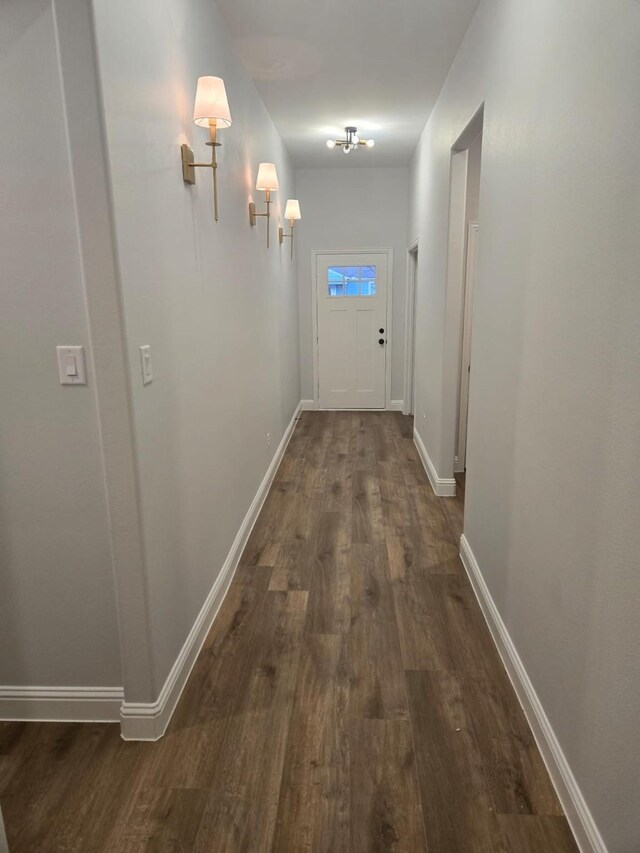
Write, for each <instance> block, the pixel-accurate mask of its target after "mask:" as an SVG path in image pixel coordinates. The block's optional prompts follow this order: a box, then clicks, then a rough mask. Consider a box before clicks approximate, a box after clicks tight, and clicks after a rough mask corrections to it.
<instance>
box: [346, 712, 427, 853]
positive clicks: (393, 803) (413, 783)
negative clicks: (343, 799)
mask: <svg viewBox="0 0 640 853" xmlns="http://www.w3.org/2000/svg"><path fill="white" fill-rule="evenodd" d="M350 849H351V851H352V853H370V851H376V853H377V851H380V853H382V851H394V853H395V851H398V853H400V851H404V853H421V851H425V853H426V850H427V847H426V843H425V835H424V827H423V821H422V806H421V803H420V795H419V793H418V785H417V779H416V775H415V758H414V753H413V744H412V740H411V727H410V725H409V723H408V722H406V721H404V720H354V721H353V722H352V724H351V848H350Z"/></svg>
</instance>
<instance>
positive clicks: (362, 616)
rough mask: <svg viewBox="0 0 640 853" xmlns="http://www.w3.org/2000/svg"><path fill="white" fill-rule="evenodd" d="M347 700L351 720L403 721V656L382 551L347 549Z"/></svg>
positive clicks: (361, 547) (376, 548) (366, 547)
mask: <svg viewBox="0 0 640 853" xmlns="http://www.w3.org/2000/svg"><path fill="white" fill-rule="evenodd" d="M350 573H351V697H350V710H349V713H350V714H351V716H352V717H355V718H362V719H368V718H376V719H407V718H408V709H407V697H406V689H405V683H404V677H403V666H402V654H401V651H400V640H399V636H398V628H397V623H396V617H395V609H394V603H393V594H392V592H391V580H390V577H389V570H388V566H387V557H386V549H385V548H384V546H381V545H353V546H352V549H351V572H350Z"/></svg>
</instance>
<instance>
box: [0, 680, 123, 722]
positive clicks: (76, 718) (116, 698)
mask: <svg viewBox="0 0 640 853" xmlns="http://www.w3.org/2000/svg"><path fill="white" fill-rule="evenodd" d="M123 698H124V692H123V689H122V687H0V720H29V721H33V722H36V721H38V722H52V721H61V722H71V723H117V722H118V720H119V719H120V716H119V714H120V705H121V703H122V700H123Z"/></svg>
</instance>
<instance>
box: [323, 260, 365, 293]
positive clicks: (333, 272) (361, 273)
mask: <svg viewBox="0 0 640 853" xmlns="http://www.w3.org/2000/svg"><path fill="white" fill-rule="evenodd" d="M327 295H328V296H375V295H376V267H375V265H374V266H359V267H358V266H354V267H328V268H327Z"/></svg>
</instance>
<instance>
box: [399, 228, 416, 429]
mask: <svg viewBox="0 0 640 853" xmlns="http://www.w3.org/2000/svg"><path fill="white" fill-rule="evenodd" d="M419 245H420V238H419V237H416V238H415V239H414V240H412V241H411V242H410V243H409V245H408V247H407V280H406V285H405V302H404V304H405V313H404V386H403V387H404V404H405V405H404V406H403V409H402V411H403V413H404V414H405V415H412V414H414V412H413V407H414V399H415V392H414V383H415V345H416V343H415V331H416V292H417V279H418V258H417V256H416V260H415V263H414V262H413V260H412V255H413V254H414V253H417V252H418V250H419Z"/></svg>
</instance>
